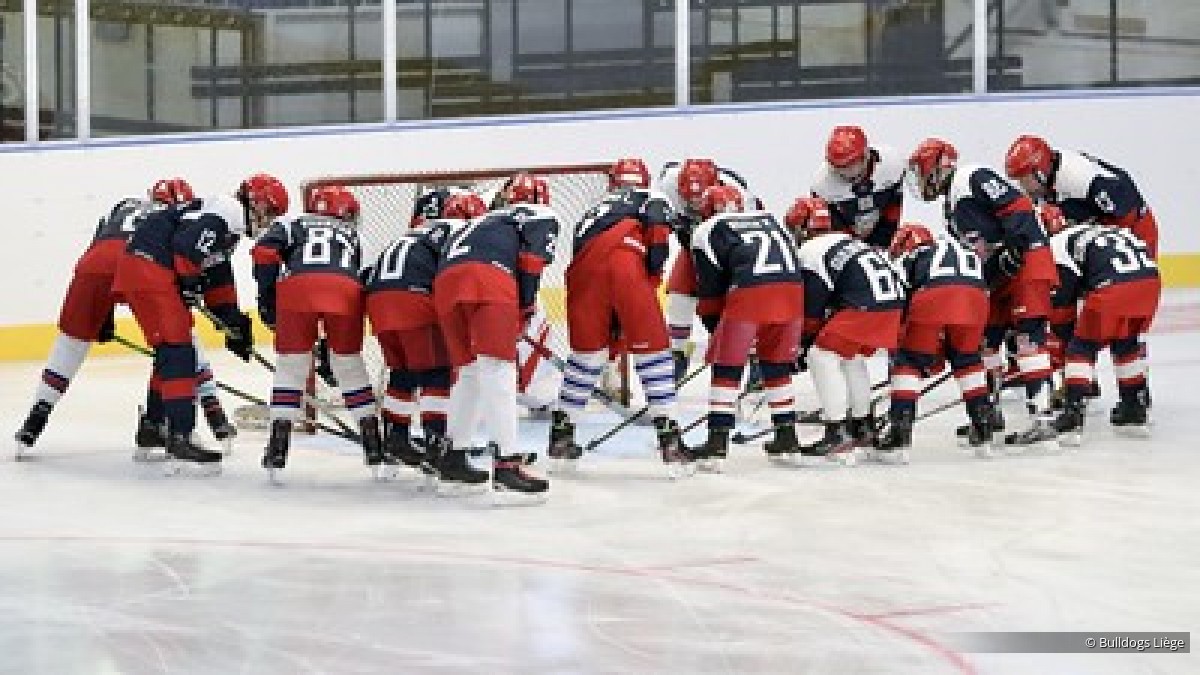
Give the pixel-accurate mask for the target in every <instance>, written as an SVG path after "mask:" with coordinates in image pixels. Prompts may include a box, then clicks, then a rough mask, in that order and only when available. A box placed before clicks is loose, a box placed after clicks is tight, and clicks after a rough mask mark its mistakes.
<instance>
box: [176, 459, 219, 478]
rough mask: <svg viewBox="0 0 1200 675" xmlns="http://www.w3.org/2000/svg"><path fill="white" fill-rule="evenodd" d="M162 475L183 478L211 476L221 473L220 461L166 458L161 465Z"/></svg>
mask: <svg viewBox="0 0 1200 675" xmlns="http://www.w3.org/2000/svg"><path fill="white" fill-rule="evenodd" d="M163 475H165V476H180V477H184V478H212V477H215V476H220V475H221V463H220V462H209V463H205V464H201V463H198V462H184V461H180V460H177V459H170V460H167V461H166V462H165V463H164V465H163Z"/></svg>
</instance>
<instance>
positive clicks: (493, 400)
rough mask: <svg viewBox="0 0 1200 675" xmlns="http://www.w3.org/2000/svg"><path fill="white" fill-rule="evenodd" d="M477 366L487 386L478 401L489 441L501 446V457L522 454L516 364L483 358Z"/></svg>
mask: <svg viewBox="0 0 1200 675" xmlns="http://www.w3.org/2000/svg"><path fill="white" fill-rule="evenodd" d="M476 363H477V364H478V368H479V379H480V381H482V382H486V383H487V386H486V387H484V388H483V391H481V392H480V396H479V398H480V399H481V407H482V417H483V425H484V427H485V428H486V429H487V433H488V438H489V439H490V440H492V441H493V442H495V443H496V445H498V446H500V451H499V455H500V456H502V457H503V456H508V455H515V454H519V453H520V452H521V449H520V448H518V447H517V364H515V363H513V362H512V361H503V360H501V359H497V358H493V357H491V356H480V357H479V358H478V359H477V361H476Z"/></svg>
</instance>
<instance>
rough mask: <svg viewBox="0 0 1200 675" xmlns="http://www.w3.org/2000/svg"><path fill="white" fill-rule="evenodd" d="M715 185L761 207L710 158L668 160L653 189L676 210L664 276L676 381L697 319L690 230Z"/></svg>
mask: <svg viewBox="0 0 1200 675" xmlns="http://www.w3.org/2000/svg"><path fill="white" fill-rule="evenodd" d="M714 185H727V186H729V187H732V188H734V189H735V190H737V191H738V192H739V193H740V195H741V197H742V203H743V204H745V205H746V206H747V207H751V208H754V209H761V208H763V207H762V202H760V201H759V200H758V199H757V198H756V197H754V196H753V195H751V194H750V191H749V188H747V187H746V181H745V180H743V179H742V177H741V176H739V175H738V174H736V173H734V172H733V171H732V170H730V169H727V168H725V167H720V166H717V165H716V163H715V162H713V161H712V160H711V159H687V160H684V161H683V162H682V163H679V162H668V163H667V164H666V165H664V166H663V169H662V171H661V172H660V173H659V176H658V182H657V186H656V189H657V190H658V191H659V192H661V193H662V194H663V195H665V196H666V198H667V202H668V203H669V204H670V206H671V209H672V211H674V213H675V236H676V237H677V238H678V240H679V254H678V255H677V256H676V257H675V263H674V264H673V265H672V266H671V274H670V277H669V278H668V279H667V327H668V329H669V330H670V337H671V355H672V357H673V359H674V362H675V367H674V370H675V380H676V382H678V381H679V380H681V379H683V377H684V375H685V374H686V372H687V366H688V339H689V338H690V337H691V335H692V321H693V320H694V319H695V318H696V302H697V300H696V271H695V268H694V266H693V264H692V258H691V248H692V231H693V230H695V229H696V227H697V226H698V225H700V223H701V222H702V221H703V220H704V218H703V217H701V215H700V198H701V196H702V195H703V194H704V191H705V190H707V189H708V188H710V187H712V186H714Z"/></svg>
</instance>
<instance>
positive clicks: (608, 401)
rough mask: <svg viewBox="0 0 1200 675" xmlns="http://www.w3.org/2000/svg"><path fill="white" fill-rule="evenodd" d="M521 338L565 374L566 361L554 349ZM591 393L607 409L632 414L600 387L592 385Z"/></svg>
mask: <svg viewBox="0 0 1200 675" xmlns="http://www.w3.org/2000/svg"><path fill="white" fill-rule="evenodd" d="M521 339H522V340H524V341H525V344H527V345H529V346H530V348H532V349H533V351H535V352H537V353H538V355H540V356H541V357H542V358H544V359H546V360H547V361H549V362H550V363H551V364H553V365H554V367H555V368H557V369H558V371H559V372H560V373H563V374H564V375H565V374H566V372H567V362H566V361H564V360H563V358H562V357H561V356H559V355H558V354H555V353H554V351H553V350H551V349H550V348H549V347H547V346H546V345H544V344H541V343H539V342H537V341H535V340H533V339H532V338H530V337H529V336H528V335H524V334H522V335H521ZM591 393H592V396H595V397H596V398H597V399H598V400H599V401H600V402H601V403H603V404H604V405H605V406H606V407H607V408H608V409H609V410H611V411H613V412H615V413H617V414H618V415H620V416H621V417H623V418H628V417H629V416H630V415H633V411H632V410H630V409H629V408H626V407H625V406H623V405H621V403H620V402H619V401H617V400H616V399H615V398H613V397H612V395H611V394H609V393H608V392H607V391H604V390H603V389H601V388H600V387H598V386H593V387H592V392H591Z"/></svg>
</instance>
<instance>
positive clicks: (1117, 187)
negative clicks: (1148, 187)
mask: <svg viewBox="0 0 1200 675" xmlns="http://www.w3.org/2000/svg"><path fill="white" fill-rule="evenodd" d="M1051 181H1052V185H1053V188H1054V191H1053V193H1052V194H1051V196H1050V201H1051V202H1053V203H1055V204H1057V205H1058V206H1059V208H1061V209H1062V212H1063V215H1064V216H1066V217H1067V219H1068V220H1071V221H1073V222H1080V223H1081V222H1087V221H1094V222H1098V223H1103V224H1106V225H1128V224H1129V221H1132V220H1135V219H1137V218H1140V217H1142V216H1143V215H1144V214H1145V213H1146V211H1147V208H1148V207H1147V206H1146V200H1145V199H1143V198H1142V193H1141V192H1140V191H1139V190H1138V188H1137V185H1136V184H1135V183H1134V182H1133V179H1132V178H1131V177H1130V176H1129V174H1128V173H1126V172H1125V171H1124V170H1123V169H1120V168H1118V167H1116V166H1113V165H1112V164H1109V163H1108V162H1105V161H1104V160H1101V159H1098V158H1096V157H1093V156H1091V155H1089V154H1086V153H1081V152H1071V151H1069V150H1060V151H1059V152H1058V156H1057V165H1056V166H1055V168H1054V172H1053V175H1052V178H1051Z"/></svg>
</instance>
